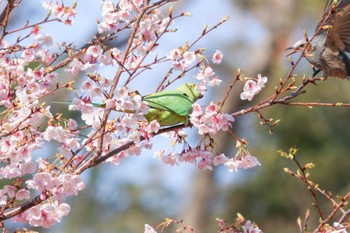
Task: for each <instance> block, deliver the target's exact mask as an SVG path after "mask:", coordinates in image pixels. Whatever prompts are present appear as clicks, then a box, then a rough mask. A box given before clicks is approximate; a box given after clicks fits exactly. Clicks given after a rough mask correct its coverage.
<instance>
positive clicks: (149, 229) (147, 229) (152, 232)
mask: <svg viewBox="0 0 350 233" xmlns="http://www.w3.org/2000/svg"><path fill="white" fill-rule="evenodd" d="M144 233H157V232H156V231H155V230H154V228H153V227H151V226H150V225H148V224H145V231H144Z"/></svg>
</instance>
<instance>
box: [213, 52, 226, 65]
mask: <svg viewBox="0 0 350 233" xmlns="http://www.w3.org/2000/svg"><path fill="white" fill-rule="evenodd" d="M223 57H224V55H223V53H222V52H221V51H219V50H216V51H215V53H214V54H213V57H212V62H213V63H214V64H220V63H221V62H222V59H223Z"/></svg>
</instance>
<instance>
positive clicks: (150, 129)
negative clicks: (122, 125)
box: [147, 120, 160, 133]
mask: <svg viewBox="0 0 350 233" xmlns="http://www.w3.org/2000/svg"><path fill="white" fill-rule="evenodd" d="M159 129H160V125H159V123H158V121H156V120H153V121H151V122H150V123H149V124H148V126H147V133H157V132H158V131H159Z"/></svg>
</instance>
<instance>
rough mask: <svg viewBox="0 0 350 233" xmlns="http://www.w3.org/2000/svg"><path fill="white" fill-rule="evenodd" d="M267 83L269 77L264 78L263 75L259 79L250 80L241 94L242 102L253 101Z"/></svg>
mask: <svg viewBox="0 0 350 233" xmlns="http://www.w3.org/2000/svg"><path fill="white" fill-rule="evenodd" d="M266 82H267V77H262V76H261V74H258V77H257V78H252V79H249V80H248V81H247V82H246V83H245V84H244V87H243V92H242V93H241V99H242V100H249V101H251V100H252V99H253V97H254V96H255V95H256V94H258V93H259V92H260V91H261V90H262V88H264V87H265V83H266Z"/></svg>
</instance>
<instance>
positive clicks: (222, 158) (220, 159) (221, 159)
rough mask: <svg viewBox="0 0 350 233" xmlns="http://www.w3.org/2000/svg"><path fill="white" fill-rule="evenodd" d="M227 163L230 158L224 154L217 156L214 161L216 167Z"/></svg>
mask: <svg viewBox="0 0 350 233" xmlns="http://www.w3.org/2000/svg"><path fill="white" fill-rule="evenodd" d="M227 161H228V158H227V157H226V156H225V155H224V154H220V155H217V156H215V157H214V159H213V163H214V166H218V165H220V164H224V163H225V162H227Z"/></svg>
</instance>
